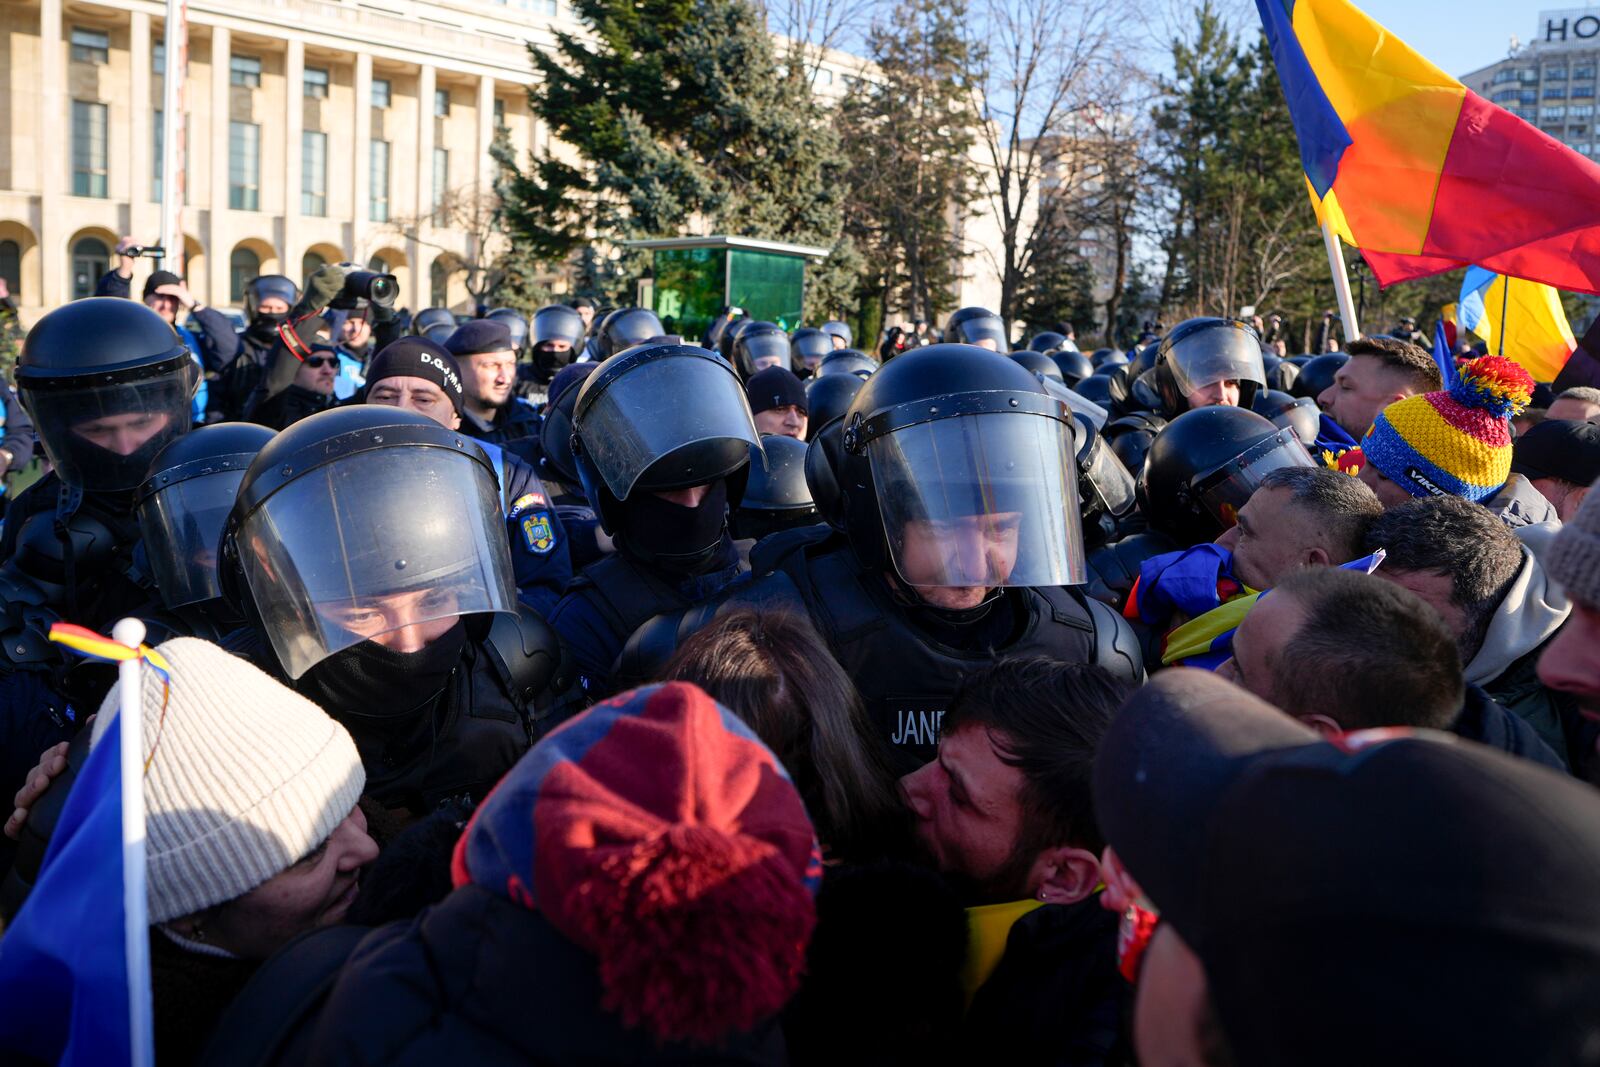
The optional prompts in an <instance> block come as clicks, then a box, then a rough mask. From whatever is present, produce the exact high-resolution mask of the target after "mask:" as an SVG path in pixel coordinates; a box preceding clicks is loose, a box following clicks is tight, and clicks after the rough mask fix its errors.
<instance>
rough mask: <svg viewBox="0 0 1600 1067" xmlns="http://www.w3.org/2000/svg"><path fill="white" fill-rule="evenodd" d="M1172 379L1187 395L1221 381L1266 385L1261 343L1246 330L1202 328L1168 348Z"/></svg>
mask: <svg viewBox="0 0 1600 1067" xmlns="http://www.w3.org/2000/svg"><path fill="white" fill-rule="evenodd" d="M1167 366H1168V367H1169V368H1170V369H1171V370H1172V380H1173V381H1175V382H1177V384H1178V389H1179V391H1181V392H1182V393H1183V395H1184V396H1193V395H1194V394H1195V392H1196V391H1197V390H1200V389H1204V388H1205V387H1206V386H1208V385H1215V384H1216V383H1217V382H1255V383H1256V385H1257V386H1259V387H1261V388H1263V389H1264V388H1266V385H1267V371H1266V364H1264V363H1263V362H1262V360H1261V343H1260V342H1259V341H1257V340H1256V339H1255V338H1254V337H1252V336H1251V335H1250V334H1248V333H1246V332H1245V331H1244V330H1233V329H1215V330H1202V331H1201V332H1200V333H1197V334H1194V335H1193V336H1191V337H1186V338H1184V339H1183V340H1182V341H1180V342H1179V343H1177V344H1175V345H1173V346H1172V348H1171V350H1170V351H1168V352H1167Z"/></svg>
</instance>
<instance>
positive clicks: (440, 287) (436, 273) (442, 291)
mask: <svg viewBox="0 0 1600 1067" xmlns="http://www.w3.org/2000/svg"><path fill="white" fill-rule="evenodd" d="M454 273H455V271H453V270H451V269H450V263H449V262H448V261H447V260H446V259H445V257H444V256H440V257H439V258H438V259H436V260H434V261H433V266H431V267H429V268H428V281H429V282H430V283H432V284H431V285H430V289H431V290H432V293H431V296H432V306H434V307H436V308H442V307H449V306H450V275H452V274H454Z"/></svg>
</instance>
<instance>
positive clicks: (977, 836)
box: [900, 726, 1032, 898]
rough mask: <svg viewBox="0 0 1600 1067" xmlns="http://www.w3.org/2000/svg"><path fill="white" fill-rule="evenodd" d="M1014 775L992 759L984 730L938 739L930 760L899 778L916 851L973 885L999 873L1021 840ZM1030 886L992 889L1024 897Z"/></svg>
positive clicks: (996, 756) (1018, 782)
mask: <svg viewBox="0 0 1600 1067" xmlns="http://www.w3.org/2000/svg"><path fill="white" fill-rule="evenodd" d="M1024 783H1025V779H1024V777H1023V774H1022V770H1021V769H1020V768H1018V767H1013V766H1011V765H1010V764H1008V763H1006V762H1005V761H1004V760H1003V759H1001V758H1000V753H999V752H997V751H996V750H995V746H994V742H993V741H992V740H991V738H990V736H989V731H988V730H986V729H984V728H982V727H979V726H967V727H965V728H963V729H960V730H956V731H954V732H953V733H947V734H945V735H944V736H943V737H942V738H940V740H939V756H938V758H937V759H935V760H934V761H933V762H932V763H929V764H927V765H925V766H924V767H922V768H921V769H920V770H916V771H913V772H912V773H910V774H908V775H906V776H905V777H904V778H902V779H900V789H901V793H902V795H903V796H904V797H905V800H906V804H907V806H908V807H909V808H910V809H911V813H912V815H913V817H914V818H915V820H916V834H917V838H918V840H919V841H920V842H921V844H922V847H923V849H924V850H925V851H926V852H927V854H928V856H929V858H931V859H932V860H933V862H934V864H935V865H936V866H937V867H938V868H939V870H941V871H945V872H948V873H951V874H958V875H961V876H962V877H964V878H967V879H969V880H971V881H972V882H973V883H975V884H977V885H980V886H988V885H991V884H992V883H994V882H995V881H996V880H997V879H998V878H999V877H1000V876H1001V875H1003V874H1005V873H1007V868H1008V867H1009V866H1010V865H1011V864H1012V861H1013V851H1014V846H1015V843H1016V842H1017V840H1018V839H1019V838H1020V837H1021V835H1022V820H1023V810H1022V802H1021V799H1020V798H1021V793H1022V788H1023V785H1024ZM1031 888H1032V887H1030V886H1023V885H1018V886H1014V887H1013V886H1005V887H996V889H997V892H998V894H999V895H1000V896H1003V897H1008V898H1015V897H1017V896H1031V895H1032V893H1031Z"/></svg>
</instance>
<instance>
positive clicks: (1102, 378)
mask: <svg viewBox="0 0 1600 1067" xmlns="http://www.w3.org/2000/svg"><path fill="white" fill-rule="evenodd" d="M1072 391H1073V392H1075V393H1077V394H1078V395H1079V396H1081V397H1083V398H1084V399H1085V400H1092V401H1094V402H1095V403H1096V404H1099V405H1100V406H1101V407H1109V406H1110V404H1111V375H1109V374H1091V375H1089V376H1088V377H1087V378H1085V379H1083V380H1082V381H1081V382H1079V383H1078V384H1077V385H1075V386H1073V387H1072Z"/></svg>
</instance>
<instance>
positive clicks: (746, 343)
mask: <svg viewBox="0 0 1600 1067" xmlns="http://www.w3.org/2000/svg"><path fill="white" fill-rule="evenodd" d="M739 344H740V346H741V347H743V349H744V354H745V355H746V356H747V357H748V358H749V360H750V367H751V369H752V370H753V371H757V370H765V369H766V368H768V367H782V368H784V369H785V370H788V369H789V338H788V337H786V336H784V335H783V334H781V333H758V334H756V335H755V336H754V337H741V338H740V339H739Z"/></svg>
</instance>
